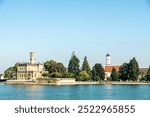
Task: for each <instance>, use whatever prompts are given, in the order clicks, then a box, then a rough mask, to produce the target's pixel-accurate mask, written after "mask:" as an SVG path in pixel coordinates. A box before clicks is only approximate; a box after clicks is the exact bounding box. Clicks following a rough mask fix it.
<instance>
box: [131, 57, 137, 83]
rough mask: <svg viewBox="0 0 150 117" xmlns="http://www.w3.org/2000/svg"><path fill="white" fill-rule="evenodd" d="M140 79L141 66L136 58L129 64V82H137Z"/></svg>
mask: <svg viewBox="0 0 150 117" xmlns="http://www.w3.org/2000/svg"><path fill="white" fill-rule="evenodd" d="M138 77H139V65H138V62H137V61H136V59H135V57H134V58H133V59H131V60H130V62H129V80H133V81H137V80H138Z"/></svg>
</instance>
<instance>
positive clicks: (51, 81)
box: [5, 78, 150, 85]
mask: <svg viewBox="0 0 150 117" xmlns="http://www.w3.org/2000/svg"><path fill="white" fill-rule="evenodd" d="M5 84H11V85H150V82H133V81H126V82H125V81H118V82H109V81H101V82H90V81H75V79H74V78H38V79H37V81H27V80H8V81H7V82H6V83H5Z"/></svg>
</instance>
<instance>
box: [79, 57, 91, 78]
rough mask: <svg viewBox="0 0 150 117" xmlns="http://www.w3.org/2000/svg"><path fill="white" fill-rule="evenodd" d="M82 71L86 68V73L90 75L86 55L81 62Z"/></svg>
mask: <svg viewBox="0 0 150 117" xmlns="http://www.w3.org/2000/svg"><path fill="white" fill-rule="evenodd" d="M81 69H82V71H84V70H86V71H87V73H88V74H89V75H90V76H91V75H92V73H91V68H90V66H89V63H88V60H87V57H84V61H83V64H82V68H81Z"/></svg>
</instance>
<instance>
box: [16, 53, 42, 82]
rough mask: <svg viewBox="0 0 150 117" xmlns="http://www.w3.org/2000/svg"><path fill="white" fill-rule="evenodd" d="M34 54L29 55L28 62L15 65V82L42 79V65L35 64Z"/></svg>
mask: <svg viewBox="0 0 150 117" xmlns="http://www.w3.org/2000/svg"><path fill="white" fill-rule="evenodd" d="M35 58H36V54H35V52H31V53H30V62H29V63H28V62H27V63H18V64H17V80H32V81H34V80H36V79H37V78H42V74H43V73H44V65H43V64H41V63H36V62H35Z"/></svg>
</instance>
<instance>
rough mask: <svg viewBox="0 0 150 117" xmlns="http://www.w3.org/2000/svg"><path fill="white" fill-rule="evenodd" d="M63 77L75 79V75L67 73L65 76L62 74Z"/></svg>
mask: <svg viewBox="0 0 150 117" xmlns="http://www.w3.org/2000/svg"><path fill="white" fill-rule="evenodd" d="M64 77H65V78H75V74H74V73H70V72H67V73H66V74H64Z"/></svg>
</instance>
